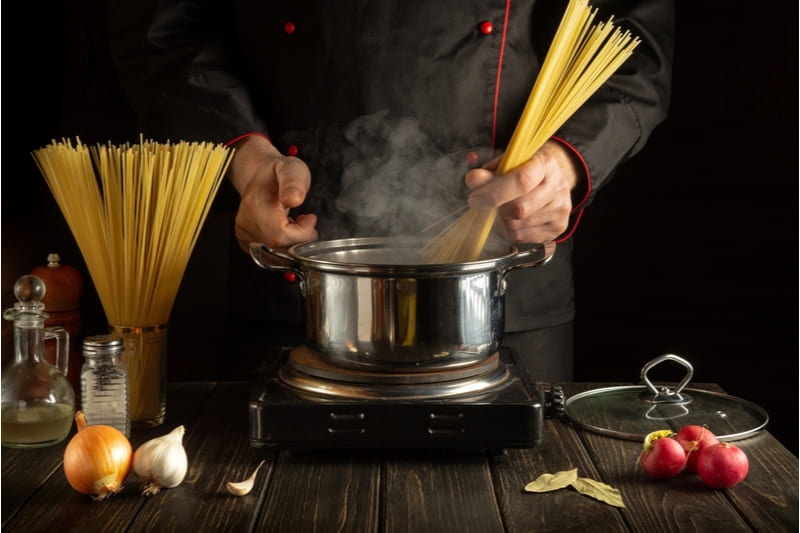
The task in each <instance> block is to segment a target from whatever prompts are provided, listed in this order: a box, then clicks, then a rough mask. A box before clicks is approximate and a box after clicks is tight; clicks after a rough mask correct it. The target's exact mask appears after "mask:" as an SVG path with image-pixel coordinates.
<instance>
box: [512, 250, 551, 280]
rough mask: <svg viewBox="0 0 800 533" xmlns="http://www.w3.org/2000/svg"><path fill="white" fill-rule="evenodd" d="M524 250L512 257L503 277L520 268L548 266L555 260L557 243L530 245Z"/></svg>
mask: <svg viewBox="0 0 800 533" xmlns="http://www.w3.org/2000/svg"><path fill="white" fill-rule="evenodd" d="M527 246H528V247H527V248H526V249H524V250H519V251H518V252H517V253H516V254H515V255H514V256H512V257H511V259H510V260H509V262H508V264H507V265H506V267H505V269H504V270H503V276H504V277H505V275H506V274H508V273H509V272H511V271H512V270H516V269H518V268H529V267H537V266H542V265H544V264H547V263H548V262H549V261H550V259H552V258H553V254H555V251H556V243H555V242H553V241H549V242H544V243H537V244H530V245H527Z"/></svg>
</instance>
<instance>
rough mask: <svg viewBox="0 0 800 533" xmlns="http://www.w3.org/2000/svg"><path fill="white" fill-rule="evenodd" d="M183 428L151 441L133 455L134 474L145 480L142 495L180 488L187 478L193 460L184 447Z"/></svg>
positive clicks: (177, 428)
mask: <svg viewBox="0 0 800 533" xmlns="http://www.w3.org/2000/svg"><path fill="white" fill-rule="evenodd" d="M185 431H186V430H185V428H184V427H183V426H178V427H176V428H175V429H173V430H172V431H171V432H169V433H167V434H166V435H164V436H162V437H157V438H155V439H151V440H149V441H147V442H145V443H144V444H142V445H141V446H139V448H137V449H136V452H135V453H134V454H133V471H134V472H136V475H137V476H139V478H140V479H141V480H142V483H143V486H142V495H143V496H150V495H151V494H156V493H157V492H158V491H159V490H160V489H162V488H165V489H170V488H172V487H177V486H178V485H180V484H181V482H182V481H183V478H185V477H186V470H187V469H188V467H189V461H188V459H187V457H186V450H185V449H184V448H183V434H184V432H185Z"/></svg>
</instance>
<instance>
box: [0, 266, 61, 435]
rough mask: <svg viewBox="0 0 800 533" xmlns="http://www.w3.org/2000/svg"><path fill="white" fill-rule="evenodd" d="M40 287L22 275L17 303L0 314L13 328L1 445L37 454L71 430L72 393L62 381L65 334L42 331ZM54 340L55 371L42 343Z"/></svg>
mask: <svg viewBox="0 0 800 533" xmlns="http://www.w3.org/2000/svg"><path fill="white" fill-rule="evenodd" d="M45 290H46V288H45V284H44V282H43V281H42V280H41V279H40V278H39V277H37V276H34V275H30V274H28V275H25V276H22V277H20V278H19V279H18V280H17V282H16V283H15V284H14V295H15V296H16V297H17V300H18V301H17V303H16V304H14V307H13V308H10V309H7V310H6V311H5V312H4V313H3V318H5V319H6V320H11V321H13V322H14V361H13V363H11V365H10V366H9V367H8V368H7V369H5V370H4V371H3V375H2V432H0V434H1V435H2V444H3V446H9V447H13V448H40V447H43V446H50V445H53V444H56V443H58V442H61V441H62V440H64V438H65V437H66V436H67V434H68V433H69V431H70V428H71V427H72V417H73V415H74V412H75V392H74V390H73V388H72V385H71V384H70V383H69V381H68V380H67V378H66V371H67V368H68V364H69V347H68V346H69V334H68V333H67V331H66V330H64V329H63V328H46V327H45V325H44V321H45V320H46V319H47V318H48V315H47V313H45V312H44V304H43V303H42V301H41V300H42V298H43V297H44V294H45ZM51 338H52V339H55V340H56V365H55V366H53V365H51V364H50V363H49V362H48V361H47V359H46V358H45V348H44V341H45V339H51Z"/></svg>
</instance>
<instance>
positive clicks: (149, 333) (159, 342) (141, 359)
mask: <svg viewBox="0 0 800 533" xmlns="http://www.w3.org/2000/svg"><path fill="white" fill-rule="evenodd" d="M109 331H110V333H115V334H117V335H121V336H122V338H123V339H124V344H125V351H124V352H123V355H122V359H123V360H124V361H125V364H126V365H127V367H128V394H129V402H130V417H131V427H134V428H148V427H155V426H159V425H161V424H163V423H164V417H165V415H166V413H167V325H166V324H158V325H155V326H118V325H109Z"/></svg>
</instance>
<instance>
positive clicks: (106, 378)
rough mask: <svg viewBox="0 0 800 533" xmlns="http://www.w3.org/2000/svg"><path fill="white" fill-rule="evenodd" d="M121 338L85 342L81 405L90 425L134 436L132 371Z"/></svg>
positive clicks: (99, 337) (96, 337) (93, 338)
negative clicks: (130, 402)
mask: <svg viewBox="0 0 800 533" xmlns="http://www.w3.org/2000/svg"><path fill="white" fill-rule="evenodd" d="M124 349H125V346H124V342H123V338H122V337H121V336H120V335H113V334H111V335H92V336H89V337H86V338H85V339H83V366H82V367H81V405H82V407H83V414H84V416H85V417H86V423H87V424H89V425H95V424H103V425H106V426H111V427H115V428H117V429H118V430H120V431H121V432H122V433H123V434H124V435H125V436H126V437H129V436H130V429H131V419H130V411H129V395H128V368H127V366H126V365H125V361H123V359H122V353H123V351H124Z"/></svg>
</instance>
